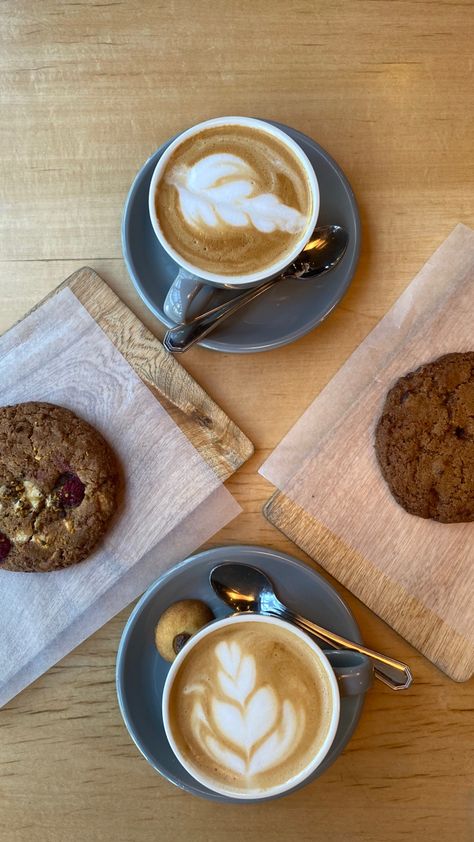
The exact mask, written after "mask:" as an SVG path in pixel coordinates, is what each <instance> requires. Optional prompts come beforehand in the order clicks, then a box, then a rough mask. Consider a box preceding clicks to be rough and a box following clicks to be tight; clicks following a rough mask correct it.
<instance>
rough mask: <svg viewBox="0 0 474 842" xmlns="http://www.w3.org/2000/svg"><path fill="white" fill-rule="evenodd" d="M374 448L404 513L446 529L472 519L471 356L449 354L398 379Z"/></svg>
mask: <svg viewBox="0 0 474 842" xmlns="http://www.w3.org/2000/svg"><path fill="white" fill-rule="evenodd" d="M375 450H376V453H377V458H378V461H379V465H380V468H381V471H382V474H383V476H384V478H385V480H386V482H387V484H388V486H389V488H390V490H391V492H392V494H393V496H394V497H395V499H396V500H397V502H398V503H400V505H401V506H403V508H404V509H406V510H407V512H410V514H413V515H418V516H419V517H424V518H433V519H434V520H439V521H442V522H443V523H456V522H460V521H472V520H474V352H472V351H470V352H466V353H464V354H446V355H445V356H444V357H440V358H439V359H437V360H435V361H434V362H432V363H427V364H426V365H422V366H421V367H420V368H418V369H416V371H412V372H410V373H409V374H406V375H405V376H404V377H401V378H400V379H399V380H397V382H396V383H395V386H394V387H393V388H392V389H390V391H389V393H388V395H387V398H386V400H385V405H384V408H383V412H382V415H381V417H380V419H379V422H378V424H377V429H376V433H375Z"/></svg>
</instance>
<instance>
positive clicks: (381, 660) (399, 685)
mask: <svg viewBox="0 0 474 842" xmlns="http://www.w3.org/2000/svg"><path fill="white" fill-rule="evenodd" d="M279 616H281V617H283V618H284V619H287V620H290V621H291V622H293V623H295V625H297V626H299V627H300V628H301V629H303V630H304V631H307V632H309V633H310V634H314V635H316V636H317V637H319V638H320V640H323V641H324V642H325V643H329V644H330V645H331V646H334V647H335V648H336V649H352V650H353V651H355V652H360V653H361V655H367V656H368V657H369V658H371V659H372V661H374V671H375V675H376V677H377V678H378V679H379V680H380V681H383V682H384V684H387V685H388V686H389V687H391V688H392V690H406V689H407V688H408V687H409V686H410V684H411V683H412V681H413V677H412V674H411V672H410V669H409V667H408V666H407V665H406V664H403V663H402V662H401V661H396V660H395V659H394V658H389V657H388V655H382V653H381V652H375V651H374V650H373V649H368V648H367V647H366V646H362V644H360V643H355V641H353V640H347V638H345V637H341V635H339V634H336V633H335V632H331V631H329V630H328V629H324V628H323V627H322V626H318V625H316V623H312V622H311V621H310V620H306V619H305V618H304V617H300V615H299V614H294V613H293V611H290V609H289V608H286V607H285V609H284V611H282V612H279Z"/></svg>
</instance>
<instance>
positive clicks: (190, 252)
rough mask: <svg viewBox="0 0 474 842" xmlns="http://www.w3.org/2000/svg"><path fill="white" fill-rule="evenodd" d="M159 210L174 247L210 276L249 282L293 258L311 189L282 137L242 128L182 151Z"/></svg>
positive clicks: (190, 141)
mask: <svg viewBox="0 0 474 842" xmlns="http://www.w3.org/2000/svg"><path fill="white" fill-rule="evenodd" d="M155 208H156V215H157V218H158V222H159V225H160V227H161V230H162V232H163V234H164V236H165V238H166V240H167V241H168V243H169V244H170V245H171V246H172V247H173V248H174V249H175V251H176V252H177V253H178V254H179V255H180V256H181V257H182V258H184V259H185V260H186V261H188V262H189V263H191V264H192V265H193V266H196V267H197V268H198V269H199V268H200V269H203V270H206V271H208V272H213V273H216V274H219V275H227V276H231V275H233V276H242V275H246V274H253V273H255V272H259V271H262V270H264V269H266V268H267V267H271V266H272V265H273V264H276V263H277V262H278V261H280V260H283V259H284V257H285V255H286V254H290V253H291V252H292V251H293V250H294V248H295V247H296V245H297V243H298V242H299V241H300V240H301V239H302V238H303V236H304V234H305V232H306V231H307V226H308V224H309V221H310V218H311V214H312V210H313V198H312V192H311V186H310V183H309V180H308V177H307V174H306V171H305V168H304V166H303V164H302V163H301V162H300V161H299V159H298V158H297V156H296V155H295V154H294V153H293V151H292V150H291V149H290V148H289V147H287V146H286V145H285V144H284V143H283V142H282V141H280V140H279V139H278V138H277V137H275V136H273V135H271V134H270V133H268V132H265V131H264V130H262V129H258V128H255V127H252V126H245V125H239V124H229V125H217V126H212V127H209V128H205V129H203V130H202V131H200V132H198V133H197V134H196V135H193V136H191V137H188V138H186V139H185V140H183V142H182V143H181V144H179V145H178V146H177V147H176V149H175V150H174V152H173V153H172V155H171V157H170V159H169V161H168V162H167V164H166V166H165V169H164V171H163V173H162V174H161V178H160V180H159V181H158V184H157V188H156V194H155Z"/></svg>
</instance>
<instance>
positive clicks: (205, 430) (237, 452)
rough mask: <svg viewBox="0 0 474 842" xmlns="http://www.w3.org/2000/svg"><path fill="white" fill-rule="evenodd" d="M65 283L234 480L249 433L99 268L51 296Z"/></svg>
mask: <svg viewBox="0 0 474 842" xmlns="http://www.w3.org/2000/svg"><path fill="white" fill-rule="evenodd" d="M64 287H69V289H70V290H71V291H72V292H73V293H74V295H75V296H76V297H77V298H78V299H79V301H80V302H81V304H82V305H83V306H84V307H85V308H86V310H87V311H88V313H89V314H90V315H91V316H92V318H93V319H94V320H95V321H96V322H97V324H98V325H99V326H100V327H101V328H102V330H103V331H104V333H105V334H106V335H107V336H108V337H109V339H110V340H111V341H112V342H113V344H114V345H115V347H116V348H118V350H119V351H120V352H121V354H122V355H123V356H124V357H125V359H126V360H127V362H128V363H129V364H130V365H131V366H132V368H133V369H134V370H135V372H136V373H137V374H138V376H139V377H140V379H141V380H142V381H143V382H144V383H145V385H146V386H148V388H149V389H150V391H151V392H152V393H153V394H154V395H155V397H156V398H157V400H158V401H159V402H160V404H161V405H162V406H163V407H164V409H166V411H167V412H168V413H169V414H170V415H171V417H172V418H173V420H174V421H175V422H176V424H177V425H178V426H179V427H180V429H181V430H182V431H183V433H185V435H186V436H187V437H188V438H189V440H190V441H191V442H192V444H193V445H194V447H195V448H196V449H197V450H198V451H199V453H200V454H201V456H202V457H203V459H204V460H205V461H206V462H207V464H208V465H210V467H211V468H212V469H213V471H214V472H215V473H216V474H217V476H218V477H219V478H220V479H222V480H223V481H224V480H226V479H228V478H229V477H230V476H231V474H233V473H234V471H236V470H237V468H239V467H240V466H241V465H242V464H243V462H245V461H246V460H247V459H249V457H250V456H251V455H252V453H253V445H252V443H251V442H250V441H249V439H248V438H247V436H245V435H244V433H242V431H241V430H239V428H238V427H237V425H236V424H234V422H233V421H231V419H230V418H228V417H227V415H226V414H225V412H223V411H222V409H220V408H219V407H218V406H217V404H216V403H215V401H213V400H212V399H211V398H210V397H209V395H207V394H206V392H205V391H204V389H203V388H202V387H201V386H199V384H198V383H196V381H195V380H193V378H192V377H190V375H189V374H188V372H187V371H186V370H185V369H184V368H183V367H182V366H181V365H180V363H179V362H178V360H177V359H176V358H175V357H173V356H171V355H170V354H168V353H167V352H166V351H165V350H164V348H163V346H162V344H161V342H159V341H158V340H157V338H156V336H154V334H153V333H152V332H151V331H150V330H148V328H146V327H145V326H144V324H143V323H142V322H141V321H140V319H138V318H137V317H136V316H135V315H134V314H133V313H132V311H131V310H130V309H129V308H128V307H127V306H126V305H125V304H124V303H123V301H121V300H120V298H118V296H117V295H115V293H114V292H113V291H112V290H111V288H110V287H109V286H108V284H106V283H105V282H104V281H103V280H102V278H100V276H99V275H98V274H97V272H94V270H93V269H89V268H88V267H87V266H85V267H84V268H83V269H78V270H77V271H76V272H74V273H73V274H72V275H71V276H70V277H69V278H66V280H65V281H63V283H62V284H60V285H59V286H58V287H56V289H54V290H52V292H51V293H50V294H49V295H48V296H46V297H47V298H50V297H51V296H53V295H56V293H57V292H59V290H61V289H63V288H64ZM40 304H41V302H40ZM34 309H36V307H35V308H34Z"/></svg>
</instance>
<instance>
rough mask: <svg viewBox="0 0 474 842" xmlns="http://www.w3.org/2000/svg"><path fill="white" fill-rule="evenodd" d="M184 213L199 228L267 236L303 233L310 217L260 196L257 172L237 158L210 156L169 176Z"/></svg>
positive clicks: (175, 169) (269, 196)
mask: <svg viewBox="0 0 474 842" xmlns="http://www.w3.org/2000/svg"><path fill="white" fill-rule="evenodd" d="M167 182H168V183H169V184H172V185H174V187H176V190H177V191H178V194H179V202H180V208H181V213H182V214H183V217H184V219H185V221H186V222H187V223H188V225H192V226H193V227H195V228H201V227H203V226H208V227H211V228H215V229H217V228H219V227H221V228H227V227H237V228H241V227H248V226H253V227H254V228H256V229H257V230H258V231H260V232H261V233H263V234H271V233H273V232H274V231H277V230H278V231H284V232H287V233H288V234H298V233H300V232H302V231H303V230H304V228H305V225H306V217H305V216H304V215H303V214H302V213H300V212H299V211H298V210H296V208H292V207H289V206H288V205H285V204H284V203H283V202H282V201H281V200H280V199H279V197H278V196H276V195H274V194H273V193H268V192H261V191H260V192H259V181H258V176H257V174H256V172H255V171H254V170H253V169H252V167H250V165H249V164H248V163H246V161H244V160H243V159H242V158H240V157H238V156H237V155H232V154H228V153H224V152H223V153H215V154H213V155H207V156H206V157H205V158H202V159H201V160H200V161H198V162H197V163H195V164H194V165H193V166H190V167H188V166H186V165H185V164H177V165H176V166H174V167H173V169H172V170H171V172H170V173H169V174H168V176H167Z"/></svg>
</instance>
